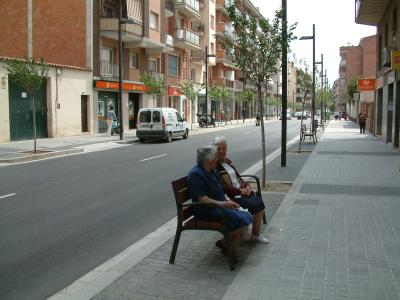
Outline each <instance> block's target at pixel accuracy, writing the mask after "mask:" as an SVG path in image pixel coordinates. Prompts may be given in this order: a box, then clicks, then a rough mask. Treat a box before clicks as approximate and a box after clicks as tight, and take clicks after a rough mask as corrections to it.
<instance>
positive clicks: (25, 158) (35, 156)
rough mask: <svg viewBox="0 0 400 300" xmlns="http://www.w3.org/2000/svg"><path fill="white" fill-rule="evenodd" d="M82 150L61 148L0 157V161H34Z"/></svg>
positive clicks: (9, 162) (10, 162)
mask: <svg viewBox="0 0 400 300" xmlns="http://www.w3.org/2000/svg"><path fill="white" fill-rule="evenodd" d="M82 152H83V149H68V150H62V151H54V152H47V153H40V154H33V155H27V156H22V157H18V158H9V159H0V163H8V164H12V163H21V162H29V161H35V160H40V159H44V158H50V157H57V156H64V155H69V154H77V153H82Z"/></svg>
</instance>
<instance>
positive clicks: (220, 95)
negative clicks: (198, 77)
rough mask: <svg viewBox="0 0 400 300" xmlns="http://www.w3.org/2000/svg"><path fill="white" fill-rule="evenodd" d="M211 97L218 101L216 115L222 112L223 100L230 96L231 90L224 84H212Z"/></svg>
mask: <svg viewBox="0 0 400 300" xmlns="http://www.w3.org/2000/svg"><path fill="white" fill-rule="evenodd" d="M208 93H209V95H210V98H211V99H213V100H214V101H215V102H217V111H216V117H217V115H219V114H220V106H221V102H222V103H223V102H224V101H225V100H226V99H228V97H229V91H228V90H227V89H226V88H225V87H224V86H218V85H211V86H210V89H209V91H208Z"/></svg>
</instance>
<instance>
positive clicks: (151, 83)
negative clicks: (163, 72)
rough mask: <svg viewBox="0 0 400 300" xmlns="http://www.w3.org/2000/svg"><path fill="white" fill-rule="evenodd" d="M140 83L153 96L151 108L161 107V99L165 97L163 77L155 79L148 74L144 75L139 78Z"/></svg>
mask: <svg viewBox="0 0 400 300" xmlns="http://www.w3.org/2000/svg"><path fill="white" fill-rule="evenodd" d="M140 81H142V82H143V84H144V85H145V86H146V87H147V89H148V93H149V94H152V96H153V106H159V105H161V99H162V97H164V95H165V90H166V87H165V79H164V77H160V78H157V77H156V76H155V75H153V74H150V73H144V74H143V75H141V76H140Z"/></svg>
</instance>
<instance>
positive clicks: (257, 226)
mask: <svg viewBox="0 0 400 300" xmlns="http://www.w3.org/2000/svg"><path fill="white" fill-rule="evenodd" d="M263 216H264V210H262V211H259V212H258V213H256V214H255V215H254V216H253V218H254V222H253V228H252V229H251V234H252V235H254V236H259V235H260V231H261V222H262V220H263Z"/></svg>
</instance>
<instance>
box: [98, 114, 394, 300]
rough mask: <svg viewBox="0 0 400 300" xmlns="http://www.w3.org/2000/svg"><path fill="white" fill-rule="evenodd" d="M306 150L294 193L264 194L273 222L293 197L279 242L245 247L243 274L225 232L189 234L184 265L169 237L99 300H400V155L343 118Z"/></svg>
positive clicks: (273, 228) (272, 228)
mask: <svg viewBox="0 0 400 300" xmlns="http://www.w3.org/2000/svg"><path fill="white" fill-rule="evenodd" d="M295 147H296V145H294V146H293V147H292V148H295ZM304 155H306V157H308V154H297V155H296V154H294V153H289V155H288V166H291V163H293V162H296V161H297V165H298V166H297V168H300V169H301V168H302V170H301V172H300V174H299V175H298V176H297V178H296V180H295V182H294V184H293V186H292V188H291V189H290V191H289V193H287V194H286V196H284V195H285V194H283V195H282V194H279V193H275V194H274V193H269V194H268V195H267V197H265V198H264V199H265V200H266V201H267V203H266V204H267V208H268V209H269V212H268V218H269V219H270V218H271V215H272V214H273V210H276V209H277V207H278V206H279V204H280V202H281V200H279V198H281V199H282V198H284V200H283V202H282V204H281V205H280V207H279V208H278V210H277V211H276V213H275V214H274V215H273V217H272V220H271V221H270V222H269V225H268V227H267V229H266V235H267V236H268V237H269V239H270V241H271V243H270V244H269V245H267V246H266V245H254V244H248V243H243V244H242V245H241V248H240V251H239V252H240V257H239V260H240V262H239V265H238V270H237V271H234V272H230V271H229V269H228V267H227V264H226V260H225V259H223V258H222V257H221V255H220V254H219V253H218V250H217V249H214V247H213V242H214V241H215V240H216V239H217V238H218V234H212V233H209V232H204V233H203V232H195V233H192V232H191V233H189V234H185V233H183V235H182V238H181V243H180V245H179V249H178V254H177V258H176V264H175V265H169V264H168V259H169V254H170V251H171V247H172V240H169V241H168V242H167V243H165V244H164V245H162V246H161V247H160V248H158V249H157V250H156V251H154V252H153V253H152V254H151V255H149V256H148V257H146V258H145V259H144V260H142V261H141V262H139V263H138V264H137V265H135V266H134V267H133V268H131V269H130V270H129V271H128V272H126V273H125V274H124V275H122V276H121V277H120V278H119V279H117V280H116V281H114V282H113V283H112V284H110V285H109V286H108V287H106V288H105V289H104V290H103V291H101V292H100V293H99V294H98V295H96V296H95V297H94V298H93V299H96V300H105V299H107V300H110V299H178V298H182V299H227V300H230V299H252V300H255V299H263V300H264V299H399V298H400V222H399V220H400V174H399V171H398V167H399V163H400V153H396V152H392V150H390V149H389V148H388V147H387V145H385V144H384V143H382V142H380V141H379V140H377V139H375V138H373V137H372V136H369V135H360V134H359V132H358V129H357V128H356V127H355V126H354V125H353V124H352V123H351V122H343V121H342V122H331V123H330V124H329V126H328V127H327V129H326V130H325V133H324V134H323V137H322V139H321V141H320V142H319V143H318V144H317V146H316V147H315V149H314V151H313V153H312V154H311V155H310V156H309V159H308V160H307V161H306V162H305V161H304V160H305V159H304ZM299 160H303V163H305V164H304V167H303V163H298V162H299ZM274 164H277V162H276V163H275V162H273V163H272V165H274ZM294 165H296V164H294ZM272 169H273V168H272ZM293 171H296V170H293ZM288 175H290V174H288ZM277 177H278V178H280V179H282V178H281V177H282V176H277ZM271 210H272V213H271Z"/></svg>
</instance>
